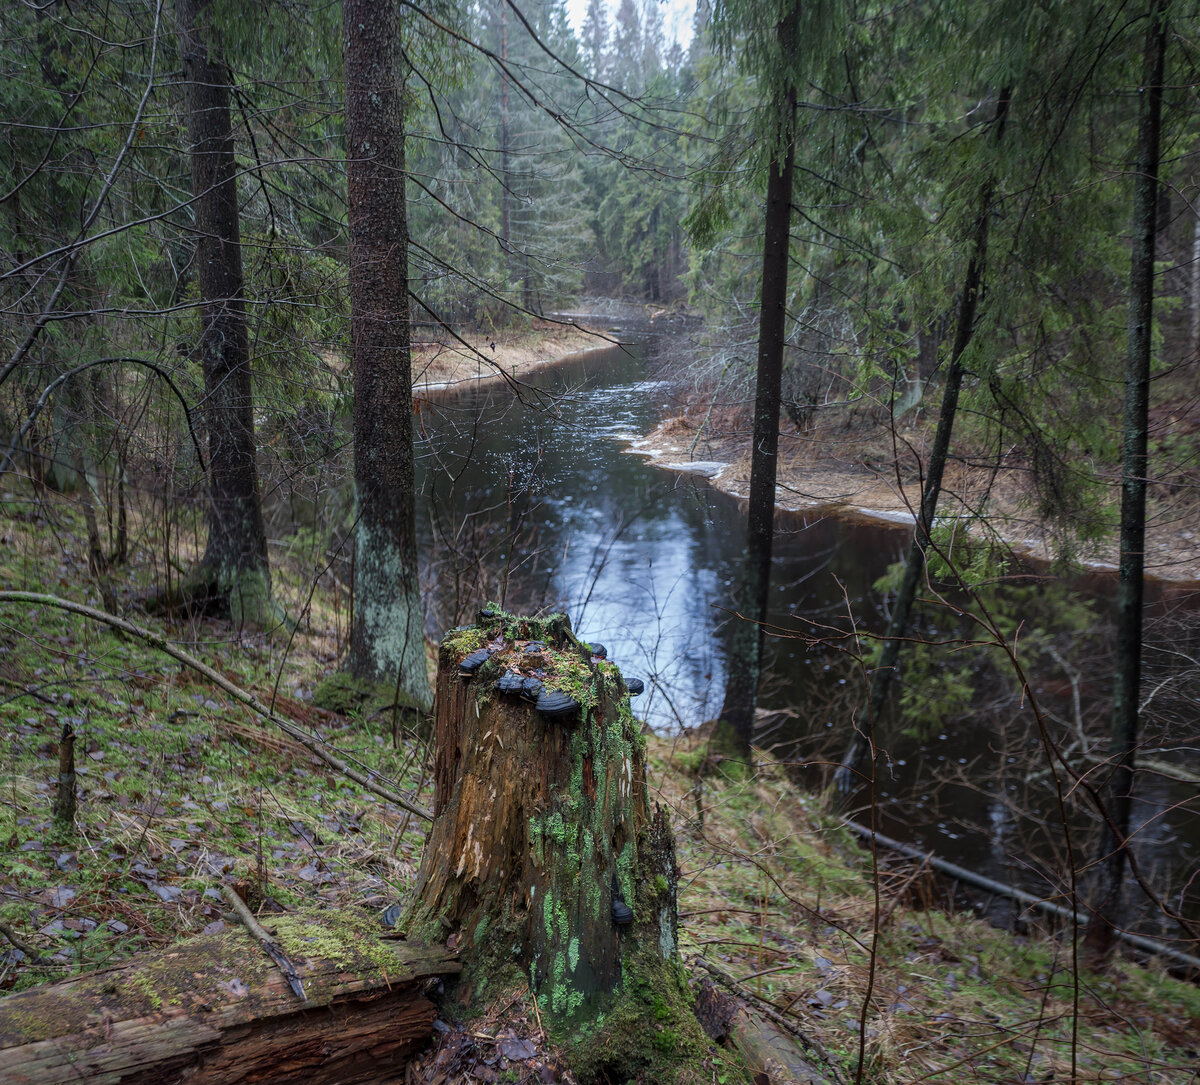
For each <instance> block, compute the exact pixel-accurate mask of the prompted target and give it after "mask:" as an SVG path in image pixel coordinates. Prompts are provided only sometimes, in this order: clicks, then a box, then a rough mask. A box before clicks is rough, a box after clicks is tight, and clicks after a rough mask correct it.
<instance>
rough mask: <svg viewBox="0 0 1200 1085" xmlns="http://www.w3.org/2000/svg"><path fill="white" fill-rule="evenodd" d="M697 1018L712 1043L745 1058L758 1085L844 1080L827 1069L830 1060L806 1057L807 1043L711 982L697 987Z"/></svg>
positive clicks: (814, 1084) (805, 1084)
mask: <svg viewBox="0 0 1200 1085" xmlns="http://www.w3.org/2000/svg"><path fill="white" fill-rule="evenodd" d="M696 1016H697V1017H698V1018H699V1019H700V1022H701V1024H702V1025H703V1027H704V1031H705V1032H706V1033H707V1034H708V1037H709V1038H710V1039H711V1040H714V1041H716V1042H717V1043H719V1044H723V1045H724V1046H725V1047H730V1048H733V1049H734V1050H735V1051H737V1052H738V1054H739V1055H741V1057H742V1059H743V1060H744V1061H745V1064H746V1067H747V1069H748V1070H750V1071H751V1073H753V1074H754V1081H755V1082H756V1085H757V1083H758V1082H760V1081H762V1080H763V1078H765V1079H766V1080H767V1081H768V1082H769V1083H770V1085H836V1083H837V1082H838V1081H839V1080H840V1079H839V1077H838V1076H837V1074H836V1071H831V1070H828V1069H826V1064H827V1060H826V1059H824V1058H822V1057H821V1056H819V1055H809V1054H808V1053H806V1051H805V1049H804V1041H803V1040H800V1039H797V1037H796V1036H795V1035H794V1034H793V1033H789V1032H785V1031H784V1030H783V1029H782V1028H780V1027H779V1026H778V1025H777V1024H775V1023H774V1022H773V1021H771V1020H770V1018H768V1017H767V1016H766V1015H765V1014H763V1013H761V1012H759V1011H758V1010H756V1009H755V1008H754V1007H753V1006H751V1005H749V1004H748V1003H747V1002H745V1001H744V1000H743V999H740V998H736V997H734V996H733V995H728V994H725V993H724V992H722V991H719V990H717V988H716V987H715V986H713V984H712V983H711V982H710V981H708V980H703V981H701V982H700V984H699V985H698V986H697V989H696Z"/></svg>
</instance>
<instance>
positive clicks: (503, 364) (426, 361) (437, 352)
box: [412, 320, 613, 396]
mask: <svg viewBox="0 0 1200 1085" xmlns="http://www.w3.org/2000/svg"><path fill="white" fill-rule="evenodd" d="M461 335H462V339H463V342H459V341H458V340H455V339H448V340H445V341H440V342H434V341H421V340H420V338H419V336H414V342H413V345H412V375H413V392H414V394H416V395H418V396H420V395H422V394H424V393H426V392H431V391H441V390H444V389H449V388H457V387H461V386H464V385H466V384H472V383H474V384H479V383H500V382H511V381H514V380H515V381H520V380H523V379H524V378H526V377H528V376H529V375H530V374H531V373H533V372H534V371H536V370H538V369H542V368H544V367H545V366H548V365H556V364H558V363H559V362H561V361H563V360H565V359H566V358H568V357H570V356H571V355H573V354H578V353H580V352H581V351H586V350H596V349H599V348H602V347H606V346H611V345H612V343H613V339H612V337H611V336H609V335H606V334H605V333H603V332H600V331H597V330H595V329H592V328H589V327H586V326H585V325H583V324H582V323H577V324H564V323H559V322H556V321H552V320H534V321H532V322H531V323H530V324H529V326H528V327H524V328H511V329H505V330H503V331H496V332H486V331H481V330H475V329H465V330H463V331H462V333H461ZM442 338H443V339H444V338H445V337H442Z"/></svg>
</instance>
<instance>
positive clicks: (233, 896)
mask: <svg viewBox="0 0 1200 1085" xmlns="http://www.w3.org/2000/svg"><path fill="white" fill-rule="evenodd" d="M221 895H222V896H223V897H224V898H225V900H226V901H227V902H228V904H229V906H230V907H231V908H232V909H233V910H234V911H235V912H237V917H238V919H240V920H241V921H242V924H243V925H244V926H245V928H246V930H248V931H249V932H250V933H251V935H253V937H254V940H255V941H256V942H257V943H258V944H259V945H260V946H262V947H263V949H264V950H265V951H266V953H267V955H268V956H269V957H270V958H271V960H273V961H274V962H275V963H276V964H277V965H278V966H279V971H280V972H282V973H283V978H284V979H285V980H287V981H288V986H289V987H290V988H291V989H292V993H293V994H294V995H295V996H296V997H297V998H298V999H300V1000H301V1001H304V1002H307V1001H308V996H307V995H306V994H305V993H304V983H303V981H302V980H301V979H300V974H299V973H298V972H297V971H296V966H295V965H294V964H292V962H291V960H290V959H289V957H288V955H287V954H286V953H284V951H283V946H281V945H280V944H279V943H278V942H277V941H276V940H275V939H274V938H272V937H271V935H270V934H269V933H268V931H267V929H266V928H265V927H264V926H263V925H262V924H261V923H260V922H259V921H258V920H257V919H255V917H254V913H253V912H252V911H250V908H249V907H248V906H247V904H246V902H245V901H244V900H242V898H241V896H240V895H239V894H238V891H237V890H236V889H234V888H233V886H232V885H223V886H221Z"/></svg>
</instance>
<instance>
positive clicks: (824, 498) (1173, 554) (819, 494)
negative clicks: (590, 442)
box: [629, 416, 1200, 584]
mask: <svg viewBox="0 0 1200 1085" xmlns="http://www.w3.org/2000/svg"><path fill="white" fill-rule="evenodd" d="M698 428H699V427H698V426H697V424H696V423H694V422H693V421H691V420H690V419H689V418H687V417H686V416H677V417H673V418H669V419H666V420H665V421H664V422H662V423H660V424H659V425H658V426H657V427H656V428H655V429H654V430H653V431H652V432H650V433H649V434H647V435H645V436H644V437H640V438H637V439H635V440H634V441H632V442H631V444H630V446H629V451H630V452H631V453H635V454H638V455H642V456H647V457H649V458H650V459H651V460H652V461H653V462H654V463H655V464H656V465H657V466H659V467H662V468H665V469H668V470H672V471H678V472H681V473H686V474H699V475H702V476H704V477H706V478H708V479H709V480H710V482H711V484H712V485H714V486H716V487H717V488H718V489H720V490H722V491H724V492H725V493H728V494H732V495H733V496H735V497H739V498H743V499H744V498H745V497H746V496H747V495H748V493H749V490H750V452H749V446H750V435H749V433H746V434H734V435H729V434H722V435H716V436H711V437H710V436H708V435H707V434H705V433H704V432H701V433H700V434H699V436H697V430H698ZM904 438H905V441H906V442H912V443H913V444H914V445H915V446H916V449H915V450H916V452H918V453H919V454H920V455H921V456H922V458H923V457H924V455H925V452H926V449H925V448H923V447H922V446H921V435H920V434H917V433H911V432H910V433H906V434H905V435H904ZM888 452H890V436H889V435H887V433H886V431H885V430H882V429H881V430H880V432H878V433H875V434H871V435H867V436H866V437H864V435H863V434H861V433H860V434H855V435H854V436H853V437H851V436H849V435H848V436H847V437H846V438H843V439H840V440H838V439H832V440H831V439H829V438H828V436H827V435H826V437H824V438H822V439H820V440H818V439H815V438H813V437H811V436H806V435H797V434H794V433H792V434H783V435H781V439H780V449H779V477H778V488H777V490H776V505H777V506H778V507H779V508H781V509H787V510H789V511H792V512H799V513H805V514H808V513H811V514H813V515H815V516H823V515H828V516H839V517H844V518H847V519H857V520H864V521H869V522H874V523H893V524H904V525H909V524H912V523H913V522H914V518H915V517H914V510H915V509H916V507H917V506H918V504H919V503H920V499H921V479H920V477H919V476H918V475H917V474H916V473H915V471H914V472H912V473H907V474H906V473H904V472H900V473H898V472H897V471H896V469H895V467H894V465H893V464H892V463H890V462H889V460H890V459H891V457H890V456H889V455H888V454H887V453H888ZM872 453H878V456H877V457H876V458H874V459H871V458H870V457H871V454H872ZM864 460H866V461H867V462H864ZM914 462H915V459H914ZM1114 499H1115V493H1114ZM985 501H986V503H987V509H988V517H987V529H988V530H989V531H990V532H992V533H993V536H994V537H995V536H998V537H999V539H1000V540H1001V541H1002V542H1003V543H1004V544H1005V545H1007V546H1009V547H1010V548H1011V549H1012V550H1013V551H1014V552H1015V553H1017V554H1019V555H1021V556H1025V557H1030V558H1033V559H1035V560H1043V561H1048V560H1050V559H1051V558H1052V557H1053V548H1052V545H1051V542H1050V540H1048V539H1047V537H1046V534H1045V529H1044V527H1043V526H1042V525H1041V524H1040V523H1038V522H1037V521H1036V520H1035V519H1034V518H1033V517H1032V515H1031V509H1032V506H1033V502H1032V495H1031V494H1030V493H1029V492H1028V482H1027V478H1026V476H1025V474H1024V472H1021V471H1018V470H1001V471H998V472H993V471H985V470H971V469H969V468H965V467H964V466H963V465H961V464H951V465H949V466H948V467H947V471H946V479H945V482H944V485H943V489H942V495H941V499H940V502H939V507H938V511H939V514H940V515H941V516H947V517H948V516H955V517H958V518H959V519H960V520H961V522H962V523H963V525H964V530H967V531H969V532H970V534H971V535H972V536H974V537H979V536H980V535H981V534H982V530H983V529H982V528H981V527H980V525H979V522H978V521H977V520H975V519H974V516H973V512H974V510H978V509H979V508H981V507H982V505H983V504H984V502H985ZM1080 560H1081V561H1082V563H1083V564H1084V565H1085V567H1087V568H1091V569H1096V570H1110V571H1115V570H1116V567H1117V542H1116V539H1115V537H1114V538H1111V539H1109V540H1107V541H1106V542H1105V543H1103V544H1101V545H1098V546H1095V547H1093V548H1092V549H1091V550H1090V551H1088V552H1087V553H1084V554H1081V555H1080ZM1146 571H1147V575H1149V576H1151V577H1154V578H1155V579H1158V580H1163V581H1170V582H1177V583H1185V584H1186V583H1195V582H1200V524H1197V523H1196V520H1195V517H1194V515H1192V514H1191V510H1190V509H1186V510H1185V509H1181V508H1180V507H1178V506H1174V505H1171V504H1169V503H1167V502H1163V501H1158V502H1155V503H1154V504H1153V506H1152V508H1151V515H1150V527H1149V529H1148V544H1147V554H1146Z"/></svg>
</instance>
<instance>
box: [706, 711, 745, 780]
mask: <svg viewBox="0 0 1200 1085" xmlns="http://www.w3.org/2000/svg"><path fill="white" fill-rule="evenodd" d="M701 770H702V771H705V772H708V773H711V774H713V775H716V776H721V777H724V778H725V779H727V780H732V781H735V782H736V781H740V780H746V779H749V778H750V777H752V776H753V775H754V762H753V759H752V758H751V757H750V756H749V755H748V754H747V753H746V749H745V745H744V744H743V742H742V740H741V738H739V737H738V734H737V732H736V731H734V729H733V727H732V725H731V724H729V723H728V722H727V721H726V720H714V721H713V725H712V731H711V733H710V734H709V736H708V749H707V750H706V751H705V757H704V762H703V764H702V766H701Z"/></svg>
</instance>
